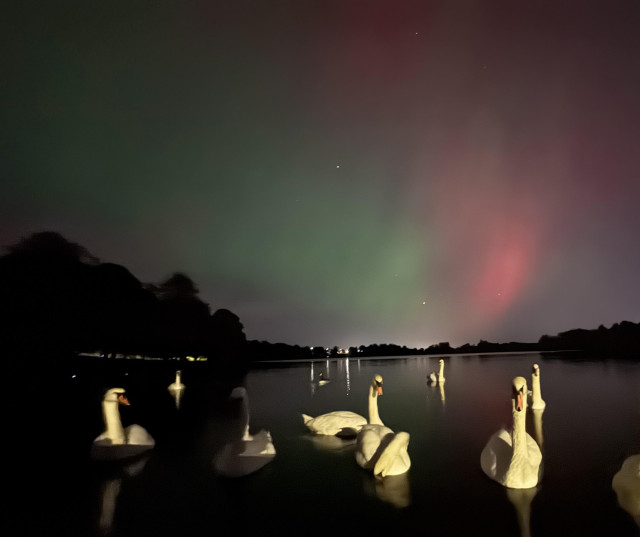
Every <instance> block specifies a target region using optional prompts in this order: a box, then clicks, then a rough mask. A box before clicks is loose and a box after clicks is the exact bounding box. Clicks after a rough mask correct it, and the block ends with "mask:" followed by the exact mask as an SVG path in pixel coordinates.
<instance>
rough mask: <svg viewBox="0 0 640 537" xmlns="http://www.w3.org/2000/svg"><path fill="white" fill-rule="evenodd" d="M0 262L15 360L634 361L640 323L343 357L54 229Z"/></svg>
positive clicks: (355, 351)
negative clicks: (257, 337) (247, 330)
mask: <svg viewBox="0 0 640 537" xmlns="http://www.w3.org/2000/svg"><path fill="white" fill-rule="evenodd" d="M7 250H8V253H7V254H6V255H4V256H3V257H0V351H1V352H3V353H7V354H9V355H11V356H12V357H13V358H18V359H19V358H20V357H22V356H25V357H26V356H28V357H30V358H33V357H34V356H36V357H41V359H42V360H43V364H44V365H46V363H48V364H49V365H50V366H51V367H53V365H52V364H53V363H55V360H53V359H51V358H55V357H57V356H65V355H69V354H74V353H88V352H99V353H101V354H102V355H103V356H104V357H112V356H115V355H118V354H123V355H145V356H156V357H160V358H167V359H168V358H176V357H177V358H184V357H186V356H194V357H197V356H206V357H207V358H208V364H214V365H215V366H216V370H217V371H219V372H223V373H229V372H231V373H233V374H236V373H237V374H244V373H246V371H247V370H248V367H249V365H250V363H251V362H255V361H265V360H297V359H309V358H327V357H334V358H335V357H344V356H352V357H354V356H358V357H365V356H411V355H435V354H439V355H442V354H461V353H496V352H523V351H557V350H579V351H583V352H587V353H592V354H598V355H601V356H609V355H616V356H619V355H629V356H636V355H638V354H640V324H635V323H632V322H629V321H623V322H621V323H616V324H614V325H613V326H611V328H605V327H604V326H600V327H599V328H597V329H595V330H585V329H575V330H569V331H566V332H560V333H559V334H557V335H555V336H548V335H544V336H542V337H541V338H540V339H539V341H538V342H535V343H518V342H510V343H491V342H488V341H484V340H481V341H480V342H478V344H475V345H473V344H469V343H467V344H465V345H462V346H461V347H458V348H454V347H452V346H451V345H450V344H449V343H448V342H441V343H437V344H435V345H431V346H430V347H428V348H427V349H411V348H407V347H406V346H400V345H395V344H373V345H361V346H359V347H351V348H349V349H348V350H342V349H338V347H333V348H328V347H323V346H314V347H300V346H297V345H288V344H285V343H269V342H266V341H247V339H246V336H245V334H244V328H243V326H242V323H241V322H240V319H239V318H238V316H237V315H235V314H234V313H232V312H231V311H229V310H227V309H224V308H221V309H218V310H216V311H214V313H213V314H211V311H210V307H209V305H208V304H207V303H205V302H203V301H202V300H201V299H200V298H199V297H198V288H197V286H196V285H195V283H194V282H193V281H192V280H191V279H190V278H189V277H188V276H187V275H185V274H182V273H175V274H173V275H171V276H170V277H169V278H167V280H166V281H164V282H162V283H160V284H142V283H141V282H140V281H139V280H138V279H137V278H135V277H134V276H133V275H132V274H131V273H130V272H129V271H128V270H127V269H126V268H124V267H122V266H120V265H116V264H113V263H101V262H100V261H99V260H98V259H97V258H96V257H95V256H93V255H92V254H91V253H89V252H88V251H87V250H86V249H85V248H84V247H82V246H80V245H78V244H75V243H72V242H69V241H67V240H66V239H65V238H64V237H62V236H61V235H59V234H58V233H55V232H42V233H36V234H34V235H32V236H30V237H27V238H24V239H21V240H20V241H19V242H18V243H16V244H15V245H13V246H10V247H9V248H7Z"/></svg>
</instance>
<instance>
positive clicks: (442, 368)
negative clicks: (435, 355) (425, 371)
mask: <svg viewBox="0 0 640 537" xmlns="http://www.w3.org/2000/svg"><path fill="white" fill-rule="evenodd" d="M438 378H439V379H440V380H442V379H443V378H444V362H440V371H439V372H438Z"/></svg>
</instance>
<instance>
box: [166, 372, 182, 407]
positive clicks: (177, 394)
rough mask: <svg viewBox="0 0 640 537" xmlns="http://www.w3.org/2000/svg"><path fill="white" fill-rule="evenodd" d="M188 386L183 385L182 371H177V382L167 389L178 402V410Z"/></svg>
mask: <svg viewBox="0 0 640 537" xmlns="http://www.w3.org/2000/svg"><path fill="white" fill-rule="evenodd" d="M185 388H186V386H185V385H184V384H183V383H182V371H180V370H178V371H176V380H175V382H172V383H171V384H169V387H168V388H167V389H168V390H169V393H170V394H171V395H172V396H173V398H174V399H175V402H176V408H178V409H179V408H180V401H181V399H182V395H183V394H184V389H185Z"/></svg>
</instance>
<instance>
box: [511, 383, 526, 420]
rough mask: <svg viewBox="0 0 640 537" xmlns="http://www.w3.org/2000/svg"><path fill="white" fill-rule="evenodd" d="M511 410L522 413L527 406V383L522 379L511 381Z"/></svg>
mask: <svg viewBox="0 0 640 537" xmlns="http://www.w3.org/2000/svg"><path fill="white" fill-rule="evenodd" d="M512 388H513V390H512V391H513V394H512V403H513V409H514V410H517V411H518V412H522V410H524V409H525V408H526V406H527V381H526V379H525V378H524V377H516V378H514V379H513V387H512Z"/></svg>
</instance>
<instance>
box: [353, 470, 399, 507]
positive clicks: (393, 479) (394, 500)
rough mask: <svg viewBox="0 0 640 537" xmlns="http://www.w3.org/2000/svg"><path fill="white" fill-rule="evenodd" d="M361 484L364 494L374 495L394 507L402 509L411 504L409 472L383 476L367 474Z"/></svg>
mask: <svg viewBox="0 0 640 537" xmlns="http://www.w3.org/2000/svg"><path fill="white" fill-rule="evenodd" d="M362 484H363V487H364V491H365V493H366V494H369V495H374V496H376V497H377V498H378V499H379V500H381V501H383V502H386V503H389V504H391V505H393V506H394V507H397V508H399V509H402V508H405V507H409V506H410V505H411V490H410V487H409V472H406V473H404V474H400V475H390V476H387V477H383V478H380V477H373V476H370V475H367V476H365V477H364V479H363V482H362Z"/></svg>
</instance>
